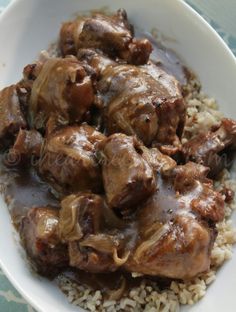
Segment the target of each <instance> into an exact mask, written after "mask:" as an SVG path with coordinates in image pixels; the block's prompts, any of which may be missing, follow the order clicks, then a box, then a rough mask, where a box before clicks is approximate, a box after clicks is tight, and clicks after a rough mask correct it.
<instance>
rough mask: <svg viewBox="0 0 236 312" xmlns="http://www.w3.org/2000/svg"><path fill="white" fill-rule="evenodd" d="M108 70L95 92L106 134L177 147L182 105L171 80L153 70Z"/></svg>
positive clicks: (182, 102)
mask: <svg viewBox="0 0 236 312" xmlns="http://www.w3.org/2000/svg"><path fill="white" fill-rule="evenodd" d="M149 66H152V65H147V66H143V67H135V66H132V65H116V66H108V67H107V68H106V70H104V71H103V72H102V79H101V80H100V81H99V83H98V90H99V93H100V96H101V98H102V100H103V104H104V107H105V108H104V111H105V113H104V114H105V126H106V129H107V132H108V134H112V133H115V132H123V133H125V134H128V135H136V136H137V137H138V138H139V139H140V140H141V141H143V143H144V144H145V145H148V146H150V145H151V144H152V143H153V144H154V143H158V144H159V145H173V146H176V147H178V146H179V145H180V142H179V138H180V137H181V135H182V131H183V126H184V122H185V104H184V100H183V98H182V95H181V92H180V89H179V85H178V82H177V80H175V78H174V77H172V76H170V75H168V74H166V73H165V72H164V71H162V70H161V69H159V68H158V67H156V66H154V65H153V66H152V68H149Z"/></svg>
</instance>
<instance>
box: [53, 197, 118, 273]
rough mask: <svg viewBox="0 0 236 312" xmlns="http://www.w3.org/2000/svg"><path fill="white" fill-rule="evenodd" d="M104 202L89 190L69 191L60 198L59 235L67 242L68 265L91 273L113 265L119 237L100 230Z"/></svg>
mask: <svg viewBox="0 0 236 312" xmlns="http://www.w3.org/2000/svg"><path fill="white" fill-rule="evenodd" d="M105 205H106V203H105V202H104V199H103V198H102V197H101V196H99V195H95V194H92V193H78V194H72V195H69V196H67V197H66V198H64V199H63V201H62V203H61V206H62V208H61V211H60V222H59V227H60V235H61V237H62V239H63V241H66V242H67V243H68V246H69V257H70V265H71V266H72V267H76V268H79V269H81V270H85V271H89V272H94V273H100V272H109V271H114V270H116V269H117V267H118V265H117V264H116V263H115V260H114V257H113V255H114V253H115V248H116V249H118V247H119V240H118V239H117V238H116V237H115V236H114V235H109V234H107V233H101V230H102V228H103V226H104V221H105V219H104V217H105V216H104V212H105V211H104V207H105Z"/></svg>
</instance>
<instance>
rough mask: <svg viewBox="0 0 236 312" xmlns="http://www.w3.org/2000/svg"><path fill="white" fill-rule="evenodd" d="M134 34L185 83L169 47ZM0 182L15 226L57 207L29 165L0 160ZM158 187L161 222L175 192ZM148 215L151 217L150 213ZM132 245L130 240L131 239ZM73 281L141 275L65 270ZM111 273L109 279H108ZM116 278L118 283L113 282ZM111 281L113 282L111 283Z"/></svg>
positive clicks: (99, 284)
mask: <svg viewBox="0 0 236 312" xmlns="http://www.w3.org/2000/svg"><path fill="white" fill-rule="evenodd" d="M137 36H140V37H147V38H148V39H149V40H150V41H151V43H152V45H153V52H152V55H151V60H152V61H153V62H154V63H156V64H158V66H160V67H161V68H162V69H163V70H165V71H167V72H168V73H170V74H172V75H174V76H175V77H176V78H177V80H178V81H179V82H180V83H181V85H184V84H186V83H187V77H186V72H185V68H184V66H183V65H182V64H181V62H180V61H179V59H178V58H177V56H176V55H175V54H174V53H173V52H172V51H170V50H168V49H166V48H164V47H163V46H162V45H161V44H159V43H157V42H156V40H155V39H154V38H153V37H152V36H151V35H150V34H147V33H145V34H143V33H141V32H140V33H138V34H137ZM0 166H1V173H0V183H1V185H3V188H2V191H4V196H5V198H6V202H7V204H8V207H9V211H10V213H11V217H12V220H13V224H14V225H15V227H16V228H18V227H19V224H20V221H21V219H22V217H24V216H25V215H26V213H27V211H28V210H29V209H30V208H32V207H43V206H51V207H55V208H56V207H59V200H58V199H57V198H56V197H55V196H54V195H53V194H52V193H51V191H50V187H49V186H48V184H47V183H46V182H44V181H42V180H41V179H40V177H39V176H38V175H37V173H36V171H35V170H34V169H33V168H30V167H29V166H25V167H21V168H6V167H5V166H4V165H3V162H2V159H1V165H0ZM159 188H160V189H161V192H160V193H159V194H160V195H157V200H158V201H159V202H160V206H162V207H163V206H165V207H166V208H165V209H164V211H163V215H162V217H163V221H164V220H168V219H170V218H171V217H172V216H173V214H174V213H175V211H173V207H175V206H176V199H175V198H174V191H173V190H172V189H170V188H169V187H168V185H165V184H159ZM149 217H150V216H149ZM128 231H130V232H132V233H133V235H131V236H133V237H136V235H137V233H136V232H137V224H136V225H133V226H132V229H128ZM131 245H132V242H131ZM65 274H66V275H67V276H69V277H70V278H72V279H73V280H76V281H79V282H80V283H81V282H82V283H84V284H88V285H89V286H91V287H93V288H95V289H103V291H104V292H106V291H107V290H108V289H114V288H117V287H119V284H120V282H121V279H122V278H123V277H124V276H125V279H126V281H128V282H127V285H126V288H128V287H132V286H134V285H138V284H139V283H140V281H141V280H142V278H136V279H133V278H131V276H130V274H128V273H124V272H120V271H118V272H116V273H109V274H108V275H106V274H91V273H86V272H83V271H79V270H76V271H70V272H66V273H65ZM111 276H112V278H111ZM114 280H116V281H117V283H115V285H114V283H113V281H114ZM111 281H112V283H111Z"/></svg>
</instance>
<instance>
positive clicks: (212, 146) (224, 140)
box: [183, 118, 236, 176]
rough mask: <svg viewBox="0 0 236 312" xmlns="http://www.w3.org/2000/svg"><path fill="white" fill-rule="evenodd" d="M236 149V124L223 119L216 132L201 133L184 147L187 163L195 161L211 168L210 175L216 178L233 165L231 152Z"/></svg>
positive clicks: (230, 120)
mask: <svg viewBox="0 0 236 312" xmlns="http://www.w3.org/2000/svg"><path fill="white" fill-rule="evenodd" d="M235 148H236V122H235V121H234V120H232V119H227V118H224V119H222V122H221V125H220V127H219V128H218V129H216V130H215V131H209V132H207V133H201V134H199V135H197V136H196V137H194V138H193V139H191V140H189V141H188V142H187V143H185V144H184V145H183V154H184V158H185V161H186V162H187V161H194V162H197V163H200V164H203V165H205V166H207V167H209V168H210V175H211V176H216V175H217V174H218V173H219V172H220V171H221V170H222V169H224V168H227V167H229V166H230V165H231V164H232V159H231V158H230V153H228V152H229V151H232V150H234V149H235ZM231 155H232V153H231Z"/></svg>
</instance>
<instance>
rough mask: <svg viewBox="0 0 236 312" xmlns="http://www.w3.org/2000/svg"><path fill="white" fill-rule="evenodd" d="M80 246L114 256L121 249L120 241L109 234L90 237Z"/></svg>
mask: <svg viewBox="0 0 236 312" xmlns="http://www.w3.org/2000/svg"><path fill="white" fill-rule="evenodd" d="M80 246H83V247H91V248H93V249H95V250H97V251H99V252H102V253H105V254H112V253H113V250H114V249H116V248H118V247H119V240H118V239H117V238H116V237H114V236H111V235H108V234H97V235H93V234H91V235H89V236H88V237H86V238H85V239H83V240H82V241H81V242H80Z"/></svg>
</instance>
